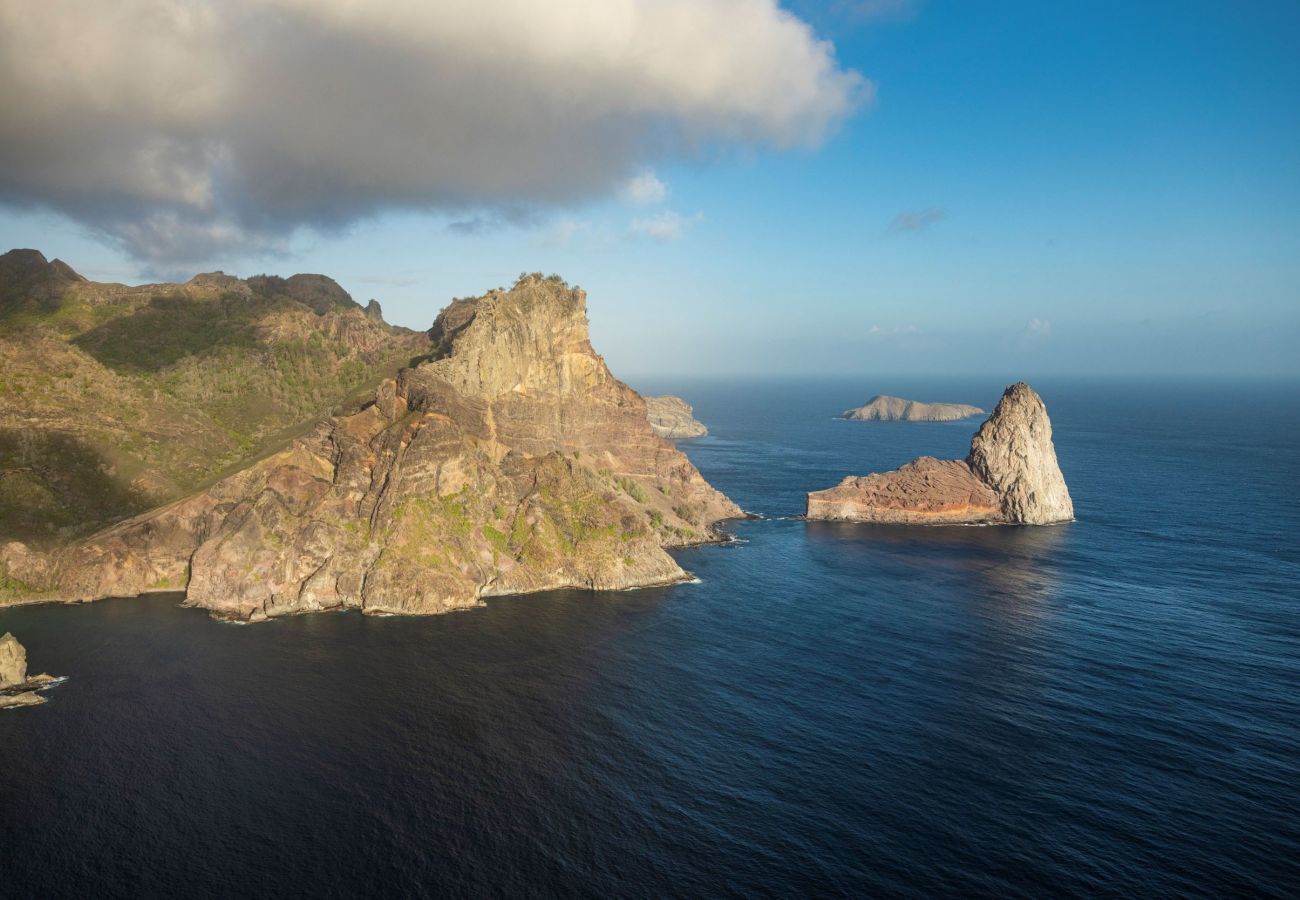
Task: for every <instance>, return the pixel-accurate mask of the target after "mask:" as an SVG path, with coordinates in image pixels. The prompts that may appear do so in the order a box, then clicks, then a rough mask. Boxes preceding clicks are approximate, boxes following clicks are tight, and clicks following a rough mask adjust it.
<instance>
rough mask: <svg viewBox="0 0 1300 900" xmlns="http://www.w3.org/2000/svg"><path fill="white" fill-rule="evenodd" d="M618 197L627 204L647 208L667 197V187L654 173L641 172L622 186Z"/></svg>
mask: <svg viewBox="0 0 1300 900" xmlns="http://www.w3.org/2000/svg"><path fill="white" fill-rule="evenodd" d="M619 195H620V196H621V197H622V198H623V199H624V200H626V201H627V202H628V203H636V204H639V205H642V206H647V205H649V204H652V203H661V202H662V201H663V199H664V198H665V197H667V196H668V185H666V184H664V183H663V182H662V181H660V180H659V178H658V177H657V176H656V175H655V173H654V172H648V171H647V172H642V173H641V174H640V175H637V176H636V177H634V178H632V179H631V180H629V181H628V182H627V183H626V184H624V185H623V188H622V190H620V191H619Z"/></svg>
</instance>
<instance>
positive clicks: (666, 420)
mask: <svg viewBox="0 0 1300 900" xmlns="http://www.w3.org/2000/svg"><path fill="white" fill-rule="evenodd" d="M645 405H646V414H647V415H648V416H649V417H650V427H651V428H653V429H654V433H655V434H657V435H659V436H660V437H661V438H667V439H668V440H670V441H677V440H682V439H683V438H695V437H704V435H706V434H708V433H709V429H707V428H705V427H704V423H703V422H700V421H698V420H696V418H695V410H694V409H693V408H692V407H691V405H690V404H689V403H687V402H686V401H685V400H683V399H682V398H681V397H674V396H672V395H671V394H663V395H661V396H658V397H646V398H645Z"/></svg>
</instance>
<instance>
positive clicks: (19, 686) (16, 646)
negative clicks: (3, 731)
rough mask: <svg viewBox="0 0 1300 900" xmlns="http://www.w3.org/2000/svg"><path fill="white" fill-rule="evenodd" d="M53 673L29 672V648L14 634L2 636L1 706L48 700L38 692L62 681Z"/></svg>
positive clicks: (38, 702)
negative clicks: (37, 673)
mask: <svg viewBox="0 0 1300 900" xmlns="http://www.w3.org/2000/svg"><path fill="white" fill-rule="evenodd" d="M60 680H61V679H58V678H55V677H54V676H53V675H46V674H40V675H31V676H29V675H28V674H27V650H26V648H25V647H23V645H22V644H20V643H18V639H17V638H15V637H14V636H13V635H12V634H6V635H5V636H4V637H0V709H13V708H16V707H20V706H40V705H41V704H42V703H44V702H45V698H44V697H42V696H41V695H40V694H39V693H37V692H38V691H43V690H45V689H46V688H48V687H50V686H52V685H55V684H58V683H59V681H60Z"/></svg>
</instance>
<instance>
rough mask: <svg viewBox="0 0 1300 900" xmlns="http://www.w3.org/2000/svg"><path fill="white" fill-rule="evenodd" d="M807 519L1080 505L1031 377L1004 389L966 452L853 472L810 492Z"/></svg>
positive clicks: (972, 518) (1008, 515)
mask: <svg viewBox="0 0 1300 900" xmlns="http://www.w3.org/2000/svg"><path fill="white" fill-rule="evenodd" d="M806 518H808V519H827V520H837V521H848V522H876V523H891V524H912V525H974V524H985V523H987V524H993V523H1001V524H1017V525H1047V524H1052V523H1055V522H1069V521H1071V520H1072V519H1073V518H1074V504H1073V502H1072V501H1071V499H1070V492H1069V490H1068V489H1067V488H1066V486H1065V478H1064V476H1062V475H1061V468H1060V466H1059V465H1057V462H1056V449H1055V448H1054V447H1053V445H1052V423H1051V421H1050V420H1049V419H1048V417H1047V407H1046V406H1044V404H1043V401H1042V398H1040V397H1039V396H1038V394H1037V393H1035V391H1034V390H1033V388H1031V387H1030V386H1029V385H1027V384H1025V383H1024V382H1019V383H1017V384H1013V385H1011V386H1010V387H1008V388H1007V389H1006V392H1005V393H1003V395H1002V399H1001V400H1000V401H999V402H998V405H997V408H996V409H994V410H993V415H991V416H989V418H988V420H987V421H985V423H984V424H983V425H981V426H980V429H979V431H978V432H976V434H975V437H974V438H973V439H972V440H971V446H970V453H969V455H967V457H966V458H965V459H947V460H940V459H935V458H933V457H930V456H922V457H920V458H919V459H916V460H913V461H912V462H910V463H908V464H907V465H905V466H903V467H902V468H899V469H895V470H894V471H892V472H885V473H881V474H871V475H865V476H853V475H850V476H848V477H847V478H845V479H844V480H843V481H841V482H840V483H839V484H838V485H836V486H835V487H833V488H828V489H826V490H823V491H813V492H811V493H809V494H808V507H807V515H806Z"/></svg>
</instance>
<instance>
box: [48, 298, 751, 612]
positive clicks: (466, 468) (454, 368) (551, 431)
mask: <svg viewBox="0 0 1300 900" xmlns="http://www.w3.org/2000/svg"><path fill="white" fill-rule="evenodd" d="M585 301H586V295H585V294H584V293H583V292H582V291H580V290H578V289H576V288H575V289H570V288H569V287H568V286H567V285H566V284H564V282H562V281H561V280H559V279H558V278H555V277H551V278H542V277H540V276H525V277H523V278H521V279H520V281H519V282H517V283H516V284H515V286H514V287H513V288H512V289H511V290H509V291H500V290H498V291H492V292H490V293H488V294H487V295H485V296H483V297H478V298H474V299H471V300H458V301H455V302H453V303H452V304H451V305H450V306H448V307H447V309H446V310H444V311H443V313H442V314H441V315H440V316H439V318H438V321H437V322H435V324H434V327H433V328H432V329H431V330H430V332H429V335H430V338H431V339H432V340H433V342H434V345H435V348H436V349H435V352H434V353H433V354H432V356H431V358H427V359H426V360H424V361H422V362H420V363H419V364H418V365H416V366H414V367H412V368H407V369H403V370H402V371H401V372H400V373H399V374H398V377H397V378H396V379H392V380H389V381H386V382H384V383H382V384H381V385H380V387H379V388H378V390H377V391H375V393H374V395H373V399H371V400H369V401H367V402H365V403H363V404H360V405H359V407H354V408H353V409H352V410H351V411H349V412H346V413H343V414H340V415H336V416H333V417H331V418H329V419H326V420H325V421H323V422H322V423H321V424H320V425H319V426H317V427H316V428H315V429H314V430H313V431H312V432H311V433H309V434H307V435H305V436H303V437H301V438H299V439H297V440H296V441H294V442H293V443H292V444H291V445H290V446H289V447H287V448H286V449H284V450H282V451H280V452H279V453H275V454H273V455H271V456H268V457H267V458H265V459H263V460H261V461H260V462H258V463H256V464H254V465H252V466H250V467H248V468H246V469H244V470H242V471H240V472H238V473H236V474H234V475H231V476H229V477H227V478H224V479H222V480H220V481H218V482H216V483H215V484H213V485H212V486H211V487H209V488H207V489H205V490H203V491H201V492H199V493H197V494H194V495H192V496H190V497H187V498H185V499H183V500H180V501H178V502H175V503H173V504H170V505H169V506H166V507H163V508H161V509H158V510H155V511H153V512H150V513H146V514H144V515H142V516H138V517H136V518H134V519H130V520H127V521H125V522H122V523H120V524H118V525H116V526H113V527H112V528H109V529H107V530H106V531H104V532H101V533H99V534H97V535H93V536H92V537H91V538H89V539H87V540H86V541H84V542H82V543H80V544H78V545H76V546H74V547H72V548H71V549H70V550H68V551H67V552H66V553H64V554H62V556H61V557H60V559H59V560H58V562H57V573H56V575H55V578H54V582H55V588H54V589H53V591H52V593H54V594H55V595H57V596H58V597H60V598H61V599H65V600H93V599H98V598H101V597H109V596H131V595H136V594H140V593H144V592H147V591H151V590H177V589H184V590H185V592H186V603H187V604H188V605H191V606H199V607H203V608H206V609H208V610H210V611H211V612H212V613H213V614H214V615H218V616H221V617H227V618H232V619H238V620H244V621H260V620H262V619H266V618H272V617H275V616H281V615H288V614H293V613H302V612H310V611H316V610H330V609H342V608H356V609H360V610H361V611H363V612H372V613H438V612H445V611H447V610H452V609H458V608H463V607H466V606H473V605H476V604H478V603H480V602H481V598H483V597H485V596H493V595H499V594H514V593H524V592H529V591H539V590H547V589H552V588H561V587H584V588H592V589H620V588H627V587H637V586H645V585H652V584H664V583H670V582H674V581H679V580H682V579H683V578H685V577H686V576H685V573H684V572H683V571H682V570H681V568H680V567H679V566H678V565H677V563H676V562H675V561H674V560H673V559H672V557H671V556H669V555H668V554H667V553H666V552H665V548H669V547H680V546H687V545H691V544H696V543H704V542H709V541H717V540H721V539H723V537H722V535H720V534H719V533H717V532H715V530H714V529H713V526H714V524H715V523H716V522H718V521H719V520H722V519H725V518H730V517H735V516H739V515H741V511H740V509H739V508H738V507H736V505H735V504H734V503H732V502H731V501H730V500H728V499H727V498H726V497H725V496H723V495H722V494H720V493H719V492H718V491H716V490H715V489H713V488H712V487H711V486H709V484H708V483H707V482H705V481H704V479H703V477H702V476H701V475H700V473H699V472H698V471H697V470H696V469H695V467H694V466H693V465H692V464H691V463H690V461H689V460H688V459H687V458H686V457H685V456H684V455H683V454H682V453H680V452H679V451H678V450H676V449H675V448H673V446H672V445H671V444H669V443H667V442H666V441H665V440H663V439H662V438H660V437H658V436H657V435H655V434H654V432H653V431H652V430H651V428H650V425H649V422H648V420H647V413H646V405H645V401H643V400H642V399H641V397H640V396H639V395H638V394H637V393H636V392H634V391H633V390H631V389H630V388H629V387H627V386H626V385H624V384H623V383H622V382H620V381H618V380H617V379H615V378H614V377H613V376H612V375H611V374H610V372H609V369H608V368H607V367H606V366H605V363H604V360H602V359H601V357H600V356H598V355H597V354H596V353H595V351H594V350H593V349H592V347H591V343H590V341H589V339H588V332H587V318H586V305H585Z"/></svg>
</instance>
